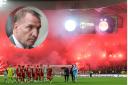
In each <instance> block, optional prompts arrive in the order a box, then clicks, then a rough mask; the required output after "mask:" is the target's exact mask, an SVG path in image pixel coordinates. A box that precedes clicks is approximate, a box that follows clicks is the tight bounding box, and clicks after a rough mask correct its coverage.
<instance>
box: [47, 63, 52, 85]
mask: <svg viewBox="0 0 128 85" xmlns="http://www.w3.org/2000/svg"><path fill="white" fill-rule="evenodd" d="M47 79H48V80H49V81H50V84H51V82H52V79H53V74H52V68H51V67H50V66H49V65H48V68H47Z"/></svg>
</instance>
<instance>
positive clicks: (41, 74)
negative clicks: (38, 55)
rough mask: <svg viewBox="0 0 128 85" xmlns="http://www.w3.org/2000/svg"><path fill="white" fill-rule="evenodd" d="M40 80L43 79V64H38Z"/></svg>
mask: <svg viewBox="0 0 128 85" xmlns="http://www.w3.org/2000/svg"><path fill="white" fill-rule="evenodd" d="M39 69H40V80H41V81H42V80H43V77H44V73H43V65H42V64H40V68H39Z"/></svg>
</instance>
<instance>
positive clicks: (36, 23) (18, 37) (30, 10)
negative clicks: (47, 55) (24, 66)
mask: <svg viewBox="0 0 128 85" xmlns="http://www.w3.org/2000/svg"><path fill="white" fill-rule="evenodd" d="M6 34H7V36H8V37H9V39H10V41H11V42H12V43H13V44H14V45H15V46H16V47H18V48H24V49H31V48H34V47H36V46H38V45H40V44H41V43H42V42H43V41H44V40H45V39H46V37H47V34H48V21H47V18H46V16H45V14H44V13H43V12H42V11H41V10H39V9H37V8H35V7H20V8H17V9H15V10H14V11H13V12H11V13H10V15H9V17H8V20H7V23H6Z"/></svg>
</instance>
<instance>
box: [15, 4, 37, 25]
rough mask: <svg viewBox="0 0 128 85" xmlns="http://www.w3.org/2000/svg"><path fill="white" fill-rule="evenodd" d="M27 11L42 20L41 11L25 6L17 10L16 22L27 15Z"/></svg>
mask: <svg viewBox="0 0 128 85" xmlns="http://www.w3.org/2000/svg"><path fill="white" fill-rule="evenodd" d="M26 13H30V14H32V15H34V16H35V17H37V18H38V19H39V20H40V14H39V13H37V12H36V11H34V10H32V9H31V8H27V7H24V8H21V9H19V10H18V11H16V13H15V15H14V23H15V22H17V21H18V20H20V19H21V18H23V17H24V16H25V15H26Z"/></svg>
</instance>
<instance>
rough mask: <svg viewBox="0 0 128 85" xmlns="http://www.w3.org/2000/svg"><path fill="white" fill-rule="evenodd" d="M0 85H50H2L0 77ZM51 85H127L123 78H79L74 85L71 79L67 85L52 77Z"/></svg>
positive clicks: (60, 78)
mask: <svg viewBox="0 0 128 85" xmlns="http://www.w3.org/2000/svg"><path fill="white" fill-rule="evenodd" d="M0 85H50V83H49V82H48V81H47V82H34V83H20V84H18V83H4V79H3V77H0ZM51 85H127V78H123V77H120V78H119V77H117V78H116V77H100V78H96V77H95V78H83V77H79V78H78V81H77V82H76V83H73V82H72V81H71V79H70V80H69V82H68V83H65V82H64V78H63V77H54V79H53V81H52V83H51Z"/></svg>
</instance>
